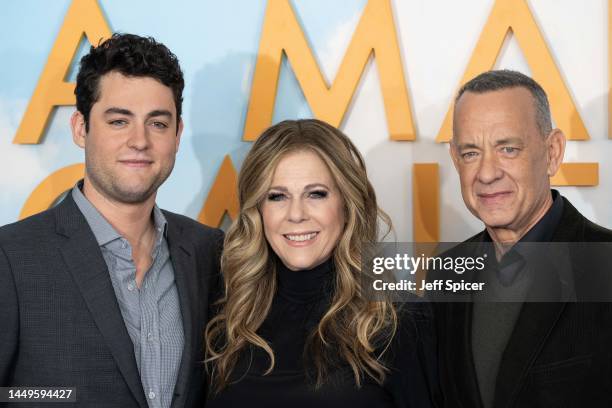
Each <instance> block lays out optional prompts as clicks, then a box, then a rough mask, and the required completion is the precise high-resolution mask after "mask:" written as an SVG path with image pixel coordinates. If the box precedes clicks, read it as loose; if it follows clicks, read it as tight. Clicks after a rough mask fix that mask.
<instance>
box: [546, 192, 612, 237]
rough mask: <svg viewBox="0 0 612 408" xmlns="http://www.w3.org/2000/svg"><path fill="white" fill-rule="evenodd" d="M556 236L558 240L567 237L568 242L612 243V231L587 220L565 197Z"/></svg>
mask: <svg viewBox="0 0 612 408" xmlns="http://www.w3.org/2000/svg"><path fill="white" fill-rule="evenodd" d="M556 235H557V238H558V236H561V237H567V241H568V242H572V241H585V242H612V231H611V230H609V229H607V228H605V227H603V226H601V225H598V224H595V223H594V222H592V221H590V220H589V219H587V218H586V217H585V216H584V215H582V214H581V213H580V211H578V210H577V209H576V208H575V207H574V206H573V205H572V204H571V203H570V201H569V200H568V199H567V198H565V197H563V215H562V217H561V221H560V225H559V226H558V227H557V234H556Z"/></svg>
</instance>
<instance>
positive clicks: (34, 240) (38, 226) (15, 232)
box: [0, 208, 56, 245]
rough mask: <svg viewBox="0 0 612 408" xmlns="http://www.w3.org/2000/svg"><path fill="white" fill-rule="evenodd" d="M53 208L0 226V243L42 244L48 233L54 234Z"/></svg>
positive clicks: (47, 237)
mask: <svg viewBox="0 0 612 408" xmlns="http://www.w3.org/2000/svg"><path fill="white" fill-rule="evenodd" d="M54 214H55V208H52V209H50V210H46V211H43V212H41V213H38V214H35V215H32V216H30V217H28V218H25V219H23V220H20V221H17V222H13V223H11V224H7V225H4V226H2V227H0V245H6V244H9V243H19V244H20V245H24V244H28V243H30V244H32V245H40V244H44V243H45V242H46V241H47V240H48V239H49V235H50V234H53V235H55V234H54V231H55V226H56V221H55V216H54Z"/></svg>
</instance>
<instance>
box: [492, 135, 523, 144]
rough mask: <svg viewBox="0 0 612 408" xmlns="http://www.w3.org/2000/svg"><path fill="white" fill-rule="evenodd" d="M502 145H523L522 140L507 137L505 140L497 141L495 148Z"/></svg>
mask: <svg viewBox="0 0 612 408" xmlns="http://www.w3.org/2000/svg"><path fill="white" fill-rule="evenodd" d="M503 144H523V140H522V139H521V138H518V137H507V138H505V139H499V140H496V141H495V146H499V145H503Z"/></svg>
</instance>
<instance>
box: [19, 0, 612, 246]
mask: <svg viewBox="0 0 612 408" xmlns="http://www.w3.org/2000/svg"><path fill="white" fill-rule="evenodd" d="M609 9H610V7H609ZM609 18H610V19H611V20H612V11H610V14H609ZM610 32H611V31H610V29H609V42H610V37H611V36H612V35H611V34H610ZM396 33H397V30H396V27H395V22H394V18H393V12H392V7H391V4H390V0H369V1H368V3H367V4H366V6H365V8H364V10H363V13H362V16H361V19H360V21H359V24H358V25H357V28H356V30H355V33H354V35H353V37H352V39H351V42H350V45H349V47H348V49H347V52H346V55H345V56H344V58H343V60H342V64H341V66H340V69H339V70H338V74H337V76H336V78H335V79H334V81H333V84H332V85H331V86H330V85H329V84H327V83H326V81H325V80H324V79H323V76H322V74H321V71H320V69H319V67H318V65H317V63H316V60H315V58H314V57H313V54H312V51H311V48H310V46H309V45H308V42H307V41H306V38H305V35H304V32H303V30H302V28H301V26H300V24H299V22H298V21H297V19H296V16H295V13H294V11H293V9H292V7H291V5H290V1H289V0H269V1H268V4H267V8H266V12H265V17H264V23H263V27H262V34H261V39H260V44H259V51H258V55H257V62H256V66H255V73H254V77H253V85H252V90H251V97H250V100H249V104H248V111H247V116H246V119H245V127H244V139H245V140H255V139H256V138H257V135H259V134H260V133H261V132H262V131H263V130H264V129H265V128H266V127H267V126H269V125H270V124H271V122H272V117H273V110H274V102H275V99H276V89H277V84H278V79H279V72H280V67H281V63H282V58H283V55H284V56H286V57H287V59H289V60H290V62H291V66H292V67H293V70H294V72H295V75H296V78H297V79H298V82H299V84H300V86H301V88H302V90H303V92H304V95H305V97H306V100H307V102H308V104H309V105H310V107H311V109H312V112H313V113H314V116H315V117H317V118H319V119H322V120H325V121H327V122H329V123H331V124H332V125H334V126H340V125H341V123H342V121H343V119H344V116H345V114H346V111H347V108H348V106H349V105H350V103H351V100H352V99H353V96H354V93H355V91H356V89H357V86H358V84H359V80H360V78H361V76H362V74H363V71H364V68H365V66H366V64H367V62H368V60H369V58H370V56H371V55H373V56H374V59H375V61H376V64H377V67H378V71H379V74H380V82H381V84H380V85H381V92H382V95H383V101H384V108H385V113H386V119H387V127H388V129H389V133H390V134H389V137H390V139H391V140H394V141H413V140H415V139H416V134H415V130H414V124H413V119H412V114H411V106H410V100H409V96H408V88H407V85H406V81H405V78H404V72H403V68H402V63H401V56H400V51H399V46H398V41H397V37H396V35H397V34H396ZM509 33H512V34H514V35H515V36H516V38H517V40H518V43H519V45H520V47H521V49H522V50H523V52H524V54H525V58H526V60H527V62H528V63H529V66H530V68H531V70H532V72H533V75H534V77H535V79H536V80H538V81H539V82H540V83H541V84H542V85H543V87H544V88H545V90H546V92H547V93H548V95H549V97H550V102H551V109H552V113H553V116H554V118H555V122H556V123H557V124H558V126H559V127H560V128H562V129H563V130H564V131H566V133H567V135H568V139H569V140H577V141H584V140H588V139H589V135H588V133H587V130H586V128H585V126H584V124H583V122H582V119H581V118H580V115H579V113H578V110H577V109H576V107H575V105H574V102H573V101H572V99H571V96H570V93H569V91H568V90H567V87H566V86H565V84H564V82H563V79H562V78H561V75H560V73H559V70H558V68H557V66H556V65H555V63H554V60H553V58H552V55H551V53H550V51H549V49H548V47H547V46H546V43H545V41H544V38H543V36H542V34H541V32H540V30H539V28H538V26H537V24H536V22H535V20H534V18H533V15H532V14H531V11H530V10H529V7H528V5H527V3H526V1H525V0H496V1H495V3H494V5H493V9H492V11H491V13H490V15H489V17H488V20H487V22H486V24H485V26H484V29H483V30H482V32H481V34H480V38H479V40H478V42H477V45H476V48H475V49H474V51H473V53H472V57H471V59H470V61H469V63H468V67H467V69H466V71H465V74H464V76H463V78H462V80H461V83H460V84H459V85H461V84H463V83H464V82H466V81H467V80H469V79H470V78H471V77H473V76H475V75H477V74H478V73H479V72H482V71H485V70H488V69H491V68H492V67H493V66H494V65H495V62H496V60H497V57H498V54H499V51H500V50H501V47H502V44H503V41H504V39H505V37H506V36H507V35H508V34H509ZM83 35H85V36H86V37H87V39H88V41H89V42H90V43H91V44H97V43H98V41H99V40H100V39H102V38H108V37H109V36H110V35H111V30H110V28H109V24H108V22H107V21H106V19H105V18H104V15H103V13H102V10H101V9H100V5H99V4H98V2H97V0H73V2H72V3H71V5H70V7H69V9H68V12H67V13H66V16H65V18H64V22H63V24H62V27H61V28H60V32H59V33H58V35H57V38H56V40H55V43H54V45H53V48H52V50H51V52H50V54H49V58H48V60H47V63H46V65H45V67H44V69H43V72H42V74H41V76H40V79H39V81H38V84H37V86H36V89H35V90H34V94H33V95H32V98H31V99H30V102H29V104H28V107H27V109H26V112H25V114H24V117H23V119H22V121H21V124H20V126H19V128H18V130H17V134H16V135H15V138H14V140H13V142H14V143H17V144H37V143H41V140H42V139H43V134H44V129H45V127H46V124H47V121H48V119H49V116H50V114H51V112H52V110H53V109H54V108H55V107H56V106H61V105H74V103H75V100H74V94H73V91H74V84H73V83H68V82H65V80H64V78H65V77H66V74H67V72H68V69H69V67H70V64H71V62H72V60H73V58H74V56H75V53H76V50H77V47H78V45H79V43H80V41H81V38H82V37H83ZM451 121H452V105H451V106H450V107H449V109H448V113H447V115H446V117H445V119H444V121H443V123H442V126H441V129H440V132H439V134H438V136H437V138H436V140H437V141H438V142H446V141H448V140H449V137H450V134H451V128H452V123H451ZM610 127H611V128H612V122H611V124H610ZM83 172H84V166H83V165H82V164H75V165H70V166H67V167H64V168H62V169H60V170H58V171H56V172H54V173H52V174H51V175H49V176H48V177H47V178H46V179H45V180H43V182H41V183H40V184H39V185H38V186H37V187H36V189H35V190H34V191H33V192H32V194H31V195H30V197H29V198H28V199H27V200H26V203H25V204H24V206H23V208H22V211H21V213H20V218H24V217H26V216H29V215H32V214H35V213H37V212H39V211H42V210H45V209H47V208H49V207H50V206H51V205H52V204H53V203H54V202H55V200H56V199H57V197H58V196H59V195H60V194H62V193H63V192H64V191H66V190H68V189H69V188H70V187H71V186H72V185H73V184H74V183H75V182H76V180H78V179H79V178H80V177H82V176H83ZM236 177H237V176H236V169H235V167H234V165H233V163H232V161H231V159H230V157H229V155H228V156H226V157H225V158H224V160H223V163H222V164H221V167H220V169H219V171H218V173H217V177H216V179H215V181H214V183H213V185H212V187H211V189H210V191H209V194H208V197H207V198H206V201H205V203H204V205H203V206H202V209H201V211H200V214H199V216H198V220H199V221H201V222H203V223H206V224H209V225H219V224H220V223H221V222H222V219H223V216H224V215H225V214H226V213H227V214H228V215H229V216H230V217H231V218H232V219H233V218H234V217H235V216H236V215H237V212H238V200H237V195H236ZM438 180H439V175H438V164H437V163H415V164H414V167H413V184H412V193H413V194H412V197H413V233H414V234H413V235H414V238H413V239H414V240H415V241H421V242H430V241H434V242H435V241H438V240H439V237H440V226H439V224H440V223H439V206H440V197H439V191H438V187H437V186H438V184H439V183H438ZM551 182H552V183H553V184H554V185H557V186H570V185H571V186H595V185H597V184H598V164H597V163H564V164H563V165H562V166H561V168H560V170H559V172H558V173H557V174H556V175H555V176H553V177H552V178H551Z"/></svg>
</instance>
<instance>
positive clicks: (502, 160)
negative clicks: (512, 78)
mask: <svg viewBox="0 0 612 408" xmlns="http://www.w3.org/2000/svg"><path fill="white" fill-rule="evenodd" d="M453 129H454V140H453V143H452V145H451V155H452V158H453V162H454V164H455V167H456V168H457V171H458V172H459V178H460V180H461V194H462V195H463V200H464V202H465V204H466V206H467V207H468V209H469V210H470V211H471V212H472V214H474V215H475V216H476V217H478V218H479V219H480V220H482V221H483V222H484V224H485V225H486V226H487V227H488V228H489V229H503V230H510V231H512V232H514V233H516V234H517V235H518V236H519V237H520V236H522V235H523V234H524V233H525V232H527V231H528V229H529V228H531V226H533V224H535V222H537V220H539V218H541V216H542V215H544V213H545V211H546V209H547V205H548V204H549V203H550V182H549V176H551V175H553V174H554V173H555V172H556V171H557V168H558V166H559V164H560V161H561V159H562V156H563V152H562V150H563V147H564V139H563V135H562V134H561V133H560V132H559V131H553V132H551V135H548V136H546V137H545V136H543V135H542V134H541V133H540V131H539V128H538V126H537V122H536V115H535V105H534V100H533V98H532V96H531V93H530V92H529V91H528V90H527V89H525V88H522V87H515V88H509V89H503V90H499V91H492V92H485V93H481V94H477V93H472V92H466V93H464V94H463V95H462V96H461V98H460V99H459V101H458V102H457V104H456V106H455V114H454V125H453ZM551 137H552V138H551ZM559 138H561V139H563V140H562V141H561V142H562V144H563V147H561V154H560V157H557V156H558V152H557V151H556V150H558V148H559V145H558V143H559V141H560V139H559ZM553 139H554V140H553ZM551 140H552V141H553V143H551Z"/></svg>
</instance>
